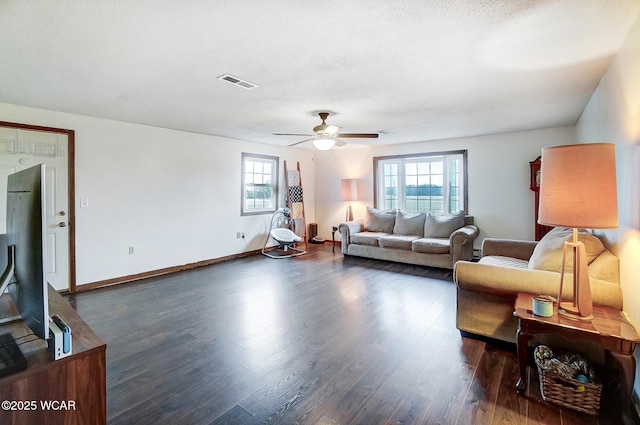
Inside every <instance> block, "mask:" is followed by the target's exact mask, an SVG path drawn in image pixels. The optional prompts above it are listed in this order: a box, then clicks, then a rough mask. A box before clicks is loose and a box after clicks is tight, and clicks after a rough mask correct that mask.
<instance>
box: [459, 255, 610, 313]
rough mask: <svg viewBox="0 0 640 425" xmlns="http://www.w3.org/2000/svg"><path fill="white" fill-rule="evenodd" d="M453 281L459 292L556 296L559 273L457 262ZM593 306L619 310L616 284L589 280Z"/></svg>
mask: <svg viewBox="0 0 640 425" xmlns="http://www.w3.org/2000/svg"><path fill="white" fill-rule="evenodd" d="M453 280H454V282H455V283H456V285H457V287H458V288H460V289H462V290H467V291H476V292H484V293H490V294H496V295H501V296H508V297H513V298H514V299H515V297H516V295H517V294H518V292H527V293H530V294H544V295H551V296H553V297H557V296H558V290H559V288H560V273H556V272H550V271H544V270H533V269H519V268H514V267H503V266H496V265H491V264H482V263H472V262H469V261H458V262H457V263H456V264H455V267H454V271H453ZM590 280H591V291H592V294H593V302H594V304H601V305H606V306H609V307H613V308H616V309H622V290H621V288H620V285H618V284H616V283H612V282H607V281H604V280H601V279H596V278H593V277H592V278H591V279H590ZM571 292H572V288H571V285H565V287H564V288H563V293H562V298H563V299H571Z"/></svg>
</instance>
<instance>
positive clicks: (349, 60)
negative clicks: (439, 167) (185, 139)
mask: <svg viewBox="0 0 640 425" xmlns="http://www.w3.org/2000/svg"><path fill="white" fill-rule="evenodd" d="M639 13H640V0H633V1H632V0H600V1H594V0H557V1H549V0H540V1H535V0H528V1H527V0H519V1H514V0H501V1H500V0H450V1H444V0H442V1H425V0H385V1H372V0H351V1H344V0H325V1H305V0H262V1H255V0H251V1H247V0H230V1H227V0H216V1H211V0H189V1H169V0H161V1H159V0H153V1H152V0H137V1H128V0H111V1H102V0H58V1H51V0H33V1H23V0H0V58H1V59H0V102H5V103H11V104H17V105H25V106H33V107H39V108H45V109H52V110H57V111H63V112H70V113H75V114H82V115H89V116H95V117H102V118H109V119H115V120H121V121H128V122H134V123H140V124H148V125H153V126H158V127H166V128H173V129H179V130H185V131H192V132H198V133H205V134H214V135H220V136H225V137H230V138H235V139H242V140H249V141H255V142H263V143H271V144H278V145H287V144H291V143H294V142H296V141H298V140H301V138H300V137H292V136H288V137H283V136H273V135H272V133H309V132H310V131H311V129H312V128H313V126H315V125H317V124H319V123H320V120H319V118H318V117H317V115H315V114H316V113H317V111H322V110H328V111H332V112H335V115H334V116H330V117H329V119H328V120H327V121H328V122H329V123H331V124H336V125H340V126H342V127H343V130H342V131H344V132H381V131H383V132H386V133H389V134H382V135H381V137H380V138H379V139H376V140H369V141H367V140H361V139H349V143H376V144H386V143H402V142H415V141H426V140H436V139H443V138H453V137H465V136H474V135H481V134H492V133H500V132H507V131H519V130H528V129H535V128H545V127H556V126H564V125H572V124H575V122H576V121H577V119H578V118H579V116H580V114H581V113H582V110H583V109H584V106H585V105H586V103H587V101H588V100H589V97H590V96H591V94H592V93H593V90H594V89H595V87H596V86H597V84H598V82H599V80H600V78H601V77H602V75H603V74H604V72H605V71H606V69H607V66H608V64H609V62H610V60H611V59H612V57H613V55H615V53H616V51H617V49H618V47H619V46H620V44H621V42H622V40H623V39H624V37H625V35H626V33H627V31H628V30H629V29H630V27H631V25H632V24H633V23H634V22H635V20H636V19H637V17H638V14H639ZM226 73H229V74H232V75H235V76H237V77H240V78H242V79H245V80H248V81H250V82H252V83H254V84H257V85H258V87H257V88H255V89H253V90H246V89H243V88H240V87H237V86H234V85H231V84H229V83H227V82H224V81H221V80H219V79H217V77H218V76H220V75H222V74H226ZM300 146H306V145H300Z"/></svg>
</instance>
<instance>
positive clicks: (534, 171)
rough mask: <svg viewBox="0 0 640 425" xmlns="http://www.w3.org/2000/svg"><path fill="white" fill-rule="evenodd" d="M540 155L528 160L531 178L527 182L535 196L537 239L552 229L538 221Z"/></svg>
mask: <svg viewBox="0 0 640 425" xmlns="http://www.w3.org/2000/svg"><path fill="white" fill-rule="evenodd" d="M541 159H542V158H541V157H540V156H539V157H537V158H536V159H535V160H533V161H530V162H529V167H530V171H531V180H530V183H529V189H531V190H532V191H533V196H534V197H535V203H534V208H535V212H534V217H535V219H534V223H533V224H534V229H535V238H536V240H537V241H539V240H540V239H542V237H543V236H544V235H546V234H547V232H549V230H551V229H553V227H549V226H544V225H542V224H539V223H538V207H539V206H540V165H541V163H542V162H541Z"/></svg>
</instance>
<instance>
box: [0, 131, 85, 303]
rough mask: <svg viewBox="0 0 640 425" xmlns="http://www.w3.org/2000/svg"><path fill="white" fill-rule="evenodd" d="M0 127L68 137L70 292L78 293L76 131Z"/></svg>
mask: <svg viewBox="0 0 640 425" xmlns="http://www.w3.org/2000/svg"><path fill="white" fill-rule="evenodd" d="M0 127H9V128H17V129H22V130H34V131H42V132H49V133H60V134H66V135H67V176H68V182H69V183H68V189H67V190H68V195H69V196H68V199H69V201H68V202H69V205H68V206H67V211H68V212H69V217H68V218H69V292H76V201H75V199H76V197H75V187H76V181H75V169H76V167H75V134H76V132H75V130H69V129H66V128H55V127H44V126H39V125H31V124H21V123H15V122H7V121H0Z"/></svg>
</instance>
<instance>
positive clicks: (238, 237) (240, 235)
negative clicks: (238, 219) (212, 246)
mask: <svg viewBox="0 0 640 425" xmlns="http://www.w3.org/2000/svg"><path fill="white" fill-rule="evenodd" d="M242 237H244V236H243V234H242V232H238V233H236V239H240V238H242Z"/></svg>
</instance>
